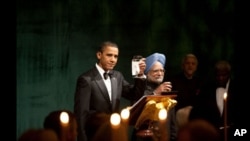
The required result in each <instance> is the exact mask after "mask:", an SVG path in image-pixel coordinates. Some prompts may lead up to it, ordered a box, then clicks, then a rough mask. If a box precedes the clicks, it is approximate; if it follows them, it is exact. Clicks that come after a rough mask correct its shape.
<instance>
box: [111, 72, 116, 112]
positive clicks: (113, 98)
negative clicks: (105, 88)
mask: <svg viewBox="0 0 250 141" xmlns="http://www.w3.org/2000/svg"><path fill="white" fill-rule="evenodd" d="M111 89H112V96H111V97H112V110H115V108H116V103H117V101H116V98H117V79H116V77H111Z"/></svg>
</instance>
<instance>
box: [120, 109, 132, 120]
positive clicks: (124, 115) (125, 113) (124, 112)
mask: <svg viewBox="0 0 250 141" xmlns="http://www.w3.org/2000/svg"><path fill="white" fill-rule="evenodd" d="M129 115H130V112H129V109H128V108H125V109H123V110H122V111H121V118H122V119H125V120H126V119H128V118H129Z"/></svg>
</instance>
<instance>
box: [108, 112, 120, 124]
mask: <svg viewBox="0 0 250 141" xmlns="http://www.w3.org/2000/svg"><path fill="white" fill-rule="evenodd" d="M120 122H121V117H120V115H119V114H118V113H113V114H112V115H111V117H110V123H111V124H112V125H114V126H117V125H119V124H120Z"/></svg>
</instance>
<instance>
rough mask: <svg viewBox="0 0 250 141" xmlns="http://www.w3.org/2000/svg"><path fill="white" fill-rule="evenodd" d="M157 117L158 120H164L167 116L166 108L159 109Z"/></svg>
mask: <svg viewBox="0 0 250 141" xmlns="http://www.w3.org/2000/svg"><path fill="white" fill-rule="evenodd" d="M158 117H159V119H160V120H165V119H166V118H167V110H166V109H165V108H162V109H160V111H159V113H158Z"/></svg>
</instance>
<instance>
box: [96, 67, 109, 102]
mask: <svg viewBox="0 0 250 141" xmlns="http://www.w3.org/2000/svg"><path fill="white" fill-rule="evenodd" d="M96 72H97V75H96V79H95V80H96V83H97V85H98V87H99V88H100V91H101V94H102V96H103V97H104V99H106V100H107V102H108V103H111V102H110V99H109V94H108V90H107V88H106V86H105V84H104V82H103V80H102V77H101V75H100V74H99V72H98V71H97V70H96Z"/></svg>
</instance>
